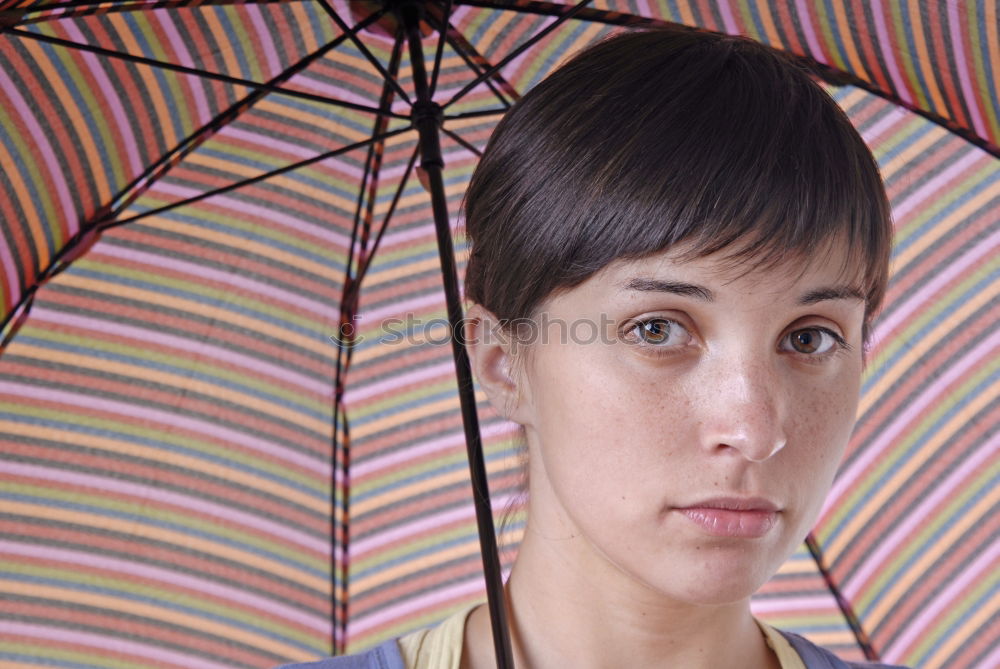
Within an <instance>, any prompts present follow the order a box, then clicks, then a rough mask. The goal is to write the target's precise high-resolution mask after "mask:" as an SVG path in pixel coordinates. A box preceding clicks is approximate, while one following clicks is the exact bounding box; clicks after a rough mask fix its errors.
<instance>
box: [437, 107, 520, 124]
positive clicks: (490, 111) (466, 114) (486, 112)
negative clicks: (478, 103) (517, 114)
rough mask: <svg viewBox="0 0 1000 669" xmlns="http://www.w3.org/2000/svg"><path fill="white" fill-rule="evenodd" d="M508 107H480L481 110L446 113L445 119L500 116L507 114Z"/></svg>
mask: <svg viewBox="0 0 1000 669" xmlns="http://www.w3.org/2000/svg"><path fill="white" fill-rule="evenodd" d="M506 113H507V110H506V109H480V110H479V111H471V112H462V113H461V114H446V115H445V116H444V119H445V120H446V121H455V120H459V119H465V118H482V117H485V116H499V115H502V114H506Z"/></svg>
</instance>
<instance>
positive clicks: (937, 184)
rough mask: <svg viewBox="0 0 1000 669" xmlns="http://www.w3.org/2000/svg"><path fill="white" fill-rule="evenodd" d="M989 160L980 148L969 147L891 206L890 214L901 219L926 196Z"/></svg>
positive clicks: (928, 196)
mask: <svg viewBox="0 0 1000 669" xmlns="http://www.w3.org/2000/svg"><path fill="white" fill-rule="evenodd" d="M989 161H990V158H989V156H987V155H986V153H985V152H984V151H982V150H981V149H974V148H973V149H970V150H969V151H968V152H966V154H965V155H964V156H962V157H961V158H959V159H958V160H957V161H955V162H954V163H953V164H951V165H949V166H948V168H947V169H945V170H944V171H943V172H939V173H938V174H935V175H934V177H933V178H932V179H929V180H928V181H926V182H924V183H923V184H922V185H921V186H920V188H918V189H917V190H916V191H914V192H913V193H911V194H910V196H909V197H908V198H906V199H905V200H904V201H902V202H900V203H899V204H894V206H893V208H892V216H893V218H895V219H896V220H897V221H902V220H903V219H904V218H906V216H907V215H909V213H910V211H912V210H913V209H915V208H917V206H918V205H921V204H923V203H924V201H925V200H927V199H928V198H930V197H932V196H935V195H939V194H940V192H941V191H947V190H948V189H949V187H950V186H953V184H951V183H949V182H951V181H953V180H955V179H958V178H959V177H960V176H962V173H963V172H965V171H966V170H968V171H969V172H972V171H973V168H975V167H978V165H977V163H984V164H985V163H987V162H989Z"/></svg>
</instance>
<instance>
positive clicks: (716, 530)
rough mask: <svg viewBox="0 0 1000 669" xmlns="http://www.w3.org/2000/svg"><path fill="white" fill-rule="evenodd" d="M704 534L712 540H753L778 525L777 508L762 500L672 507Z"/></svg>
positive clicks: (727, 499)
mask: <svg viewBox="0 0 1000 669" xmlns="http://www.w3.org/2000/svg"><path fill="white" fill-rule="evenodd" d="M672 511H676V512H677V513H679V514H681V515H682V516H684V517H685V518H687V519H688V520H690V521H691V522H692V523H693V524H694V525H696V526H697V527H698V528H700V529H701V530H702V531H703V532H705V533H706V534H710V535H712V536H716V537H733V538H743V539H757V538H760V537H763V536H765V535H766V534H767V533H768V532H770V531H771V529H772V528H773V527H774V526H775V524H777V522H778V514H779V513H780V512H781V510H780V508H779V507H778V505H777V504H775V503H774V502H771V501H770V500H767V499H764V498H762V497H717V498H714V499H706V500H702V501H699V502H695V503H693V504H690V505H688V506H683V507H673V509H672Z"/></svg>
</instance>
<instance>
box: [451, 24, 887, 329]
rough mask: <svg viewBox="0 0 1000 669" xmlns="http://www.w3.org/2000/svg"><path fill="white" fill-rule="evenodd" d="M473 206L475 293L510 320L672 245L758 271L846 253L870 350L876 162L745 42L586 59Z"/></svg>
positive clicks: (620, 37) (662, 37)
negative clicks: (614, 265)
mask: <svg viewBox="0 0 1000 669" xmlns="http://www.w3.org/2000/svg"><path fill="white" fill-rule="evenodd" d="M464 209H465V219H466V233H467V235H468V237H469V239H470V242H471V246H472V255H471V257H470V259H469V262H468V265H467V269H466V278H465V289H466V296H467V297H468V298H469V299H470V300H472V301H474V302H477V303H479V304H481V305H483V306H484V307H486V308H487V309H489V310H490V311H491V312H493V313H494V314H495V315H496V316H497V317H498V318H499V319H500V321H501V323H504V322H510V321H517V320H519V319H525V318H531V317H533V316H534V315H535V312H536V310H537V308H538V306H539V305H540V303H541V302H542V301H543V300H545V299H546V298H547V297H549V296H550V295H551V294H553V293H554V292H556V291H558V290H562V289H568V288H572V287H574V286H576V285H578V284H580V283H581V282H583V281H585V280H586V279H587V278H588V277H590V276H591V275H592V274H594V273H595V272H597V271H599V270H600V269H602V268H603V267H605V266H606V265H608V264H609V263H610V262H612V261H614V260H617V259H620V258H622V259H624V258H628V259H632V258H638V257H642V256H645V255H648V254H651V253H655V252H658V251H662V250H664V249H666V248H668V247H671V246H672V245H674V244H677V243H679V242H685V248H690V249H691V251H690V253H689V254H688V255H689V257H692V258H693V257H699V256H705V255H708V254H711V253H714V252H717V251H722V250H726V255H727V256H728V257H729V258H730V259H731V260H732V261H733V263H734V264H736V265H738V266H746V267H747V268H748V269H753V268H755V267H759V266H761V265H765V266H766V265H768V264H772V263H777V262H780V261H781V260H782V259H784V258H787V257H789V256H793V257H794V256H799V257H803V258H810V257H814V255H815V254H816V253H821V252H823V249H825V248H828V244H829V243H831V242H832V241H834V240H841V239H843V240H846V242H847V245H848V249H849V258H848V262H849V264H850V265H851V267H855V268H859V269H860V270H861V271H860V275H861V282H862V285H860V286H859V288H860V289H861V290H862V291H863V293H864V294H865V296H866V302H867V306H866V318H865V331H866V337H867V330H868V325H869V324H870V320H871V317H872V315H873V314H874V313H875V311H876V310H877V309H878V307H879V305H880V304H881V301H882V298H883V294H884V292H885V286H886V282H887V274H888V260H889V253H890V245H891V232H892V227H891V221H890V211H889V205H888V201H887V198H886V195H885V191H884V188H883V185H882V180H881V178H880V176H879V171H878V166H877V165H876V163H875V160H874V158H873V157H872V155H871V152H870V151H869V150H868V148H867V146H865V143H864V141H863V140H862V139H861V137H860V136H859V135H858V133H857V131H856V130H855V129H854V127H853V126H852V125H851V123H850V121H849V120H848V119H847V116H846V115H845V114H844V112H843V111H842V110H841V109H840V108H839V107H838V106H837V104H836V103H835V102H834V101H833V99H832V98H831V97H830V96H829V95H828V94H827V93H826V92H825V91H824V90H823V89H822V88H821V87H820V86H819V85H817V84H816V83H815V82H814V81H813V80H812V79H811V77H810V76H809V74H808V73H807V71H806V70H805V69H804V68H803V67H802V66H800V65H798V64H796V63H795V62H794V61H792V60H791V59H789V58H787V57H785V56H783V55H781V54H779V53H777V52H775V51H773V50H771V49H769V48H768V47H765V46H763V45H761V44H758V43H756V42H754V41H752V40H750V39H746V38H741V37H731V36H725V35H719V34H715V33H708V32H704V31H698V30H691V29H686V28H681V27H677V28H665V29H655V30H648V31H634V32H623V33H619V34H617V35H615V36H612V37H610V38H608V39H605V40H603V41H601V42H598V43H597V44H595V45H593V46H591V47H589V48H587V49H585V50H584V51H582V52H580V53H579V54H577V55H576V56H574V57H573V58H572V59H571V60H570V61H569V62H568V63H566V64H565V65H564V66H563V67H561V68H560V69H559V70H557V71H556V72H554V73H553V74H552V75H550V76H549V77H548V78H546V79H545V80H544V81H542V82H541V83H540V84H538V85H537V86H536V87H535V88H533V89H532V90H530V91H529V92H528V93H527V94H526V95H525V96H524V97H523V98H522V99H521V100H519V101H518V102H517V103H516V104H515V105H514V106H513V107H512V109H511V110H510V111H509V112H508V113H507V114H506V115H505V116H504V118H503V120H502V121H501V122H500V124H499V125H498V126H497V128H496V130H495V131H494V133H493V136H492V137H491V139H490V141H489V144H488V146H487V148H486V151H485V153H484V155H483V158H482V160H481V161H480V163H479V165H478V167H477V168H476V171H475V173H474V175H473V177H472V181H471V184H470V186H469V188H468V191H467V193H466V196H465V202H464Z"/></svg>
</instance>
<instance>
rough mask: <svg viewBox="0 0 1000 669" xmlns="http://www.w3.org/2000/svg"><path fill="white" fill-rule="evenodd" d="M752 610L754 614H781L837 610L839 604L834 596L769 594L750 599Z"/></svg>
mask: <svg viewBox="0 0 1000 669" xmlns="http://www.w3.org/2000/svg"><path fill="white" fill-rule="evenodd" d="M750 611H751V612H752V613H753V614H754V615H780V614H782V613H791V612H796V613H799V612H807V611H834V612H838V611H837V604H836V602H834V600H833V597H831V596H829V595H827V596H821V595H811V596H808V597H800V596H798V595H788V596H786V595H779V596H774V595H772V596H769V597H768V598H767V599H754V598H751V599H750ZM838 613H839V612H838Z"/></svg>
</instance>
